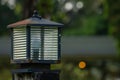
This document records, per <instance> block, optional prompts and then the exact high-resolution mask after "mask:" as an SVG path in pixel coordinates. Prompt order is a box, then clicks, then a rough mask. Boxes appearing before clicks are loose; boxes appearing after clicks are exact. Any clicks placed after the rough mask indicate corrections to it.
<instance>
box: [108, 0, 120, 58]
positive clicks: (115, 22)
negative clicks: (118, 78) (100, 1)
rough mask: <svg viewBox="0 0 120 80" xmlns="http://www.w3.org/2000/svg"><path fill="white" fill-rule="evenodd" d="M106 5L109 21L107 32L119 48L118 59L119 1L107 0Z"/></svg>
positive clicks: (119, 35) (119, 34) (119, 44)
mask: <svg viewBox="0 0 120 80" xmlns="http://www.w3.org/2000/svg"><path fill="white" fill-rule="evenodd" d="M107 4H108V7H109V8H108V13H109V14H108V19H109V27H110V29H109V32H110V34H112V35H113V36H114V37H115V38H116V40H117V42H118V47H119V57H120V7H119V5H120V0H116V1H114V0H107Z"/></svg>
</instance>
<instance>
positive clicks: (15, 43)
mask: <svg viewBox="0 0 120 80" xmlns="http://www.w3.org/2000/svg"><path fill="white" fill-rule="evenodd" d="M20 44H26V42H25V41H24V42H15V41H14V45H20Z"/></svg>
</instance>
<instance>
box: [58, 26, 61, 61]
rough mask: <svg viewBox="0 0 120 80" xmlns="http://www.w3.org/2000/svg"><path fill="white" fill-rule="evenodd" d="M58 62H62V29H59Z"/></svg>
mask: <svg viewBox="0 0 120 80" xmlns="http://www.w3.org/2000/svg"><path fill="white" fill-rule="evenodd" d="M58 60H61V28H59V27H58Z"/></svg>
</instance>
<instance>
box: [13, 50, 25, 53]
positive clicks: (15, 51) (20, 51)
mask: <svg viewBox="0 0 120 80" xmlns="http://www.w3.org/2000/svg"><path fill="white" fill-rule="evenodd" d="M13 52H14V53H23V52H26V50H14V51H13Z"/></svg>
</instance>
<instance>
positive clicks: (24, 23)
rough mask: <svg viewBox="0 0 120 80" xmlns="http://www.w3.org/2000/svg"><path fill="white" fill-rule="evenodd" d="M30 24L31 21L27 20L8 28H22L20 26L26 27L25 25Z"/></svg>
mask: <svg viewBox="0 0 120 80" xmlns="http://www.w3.org/2000/svg"><path fill="white" fill-rule="evenodd" d="M29 23H31V20H30V19H25V20H22V21H19V22H16V23H13V24H10V25H8V28H14V27H17V26H20V25H21V26H24V25H27V24H29Z"/></svg>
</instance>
